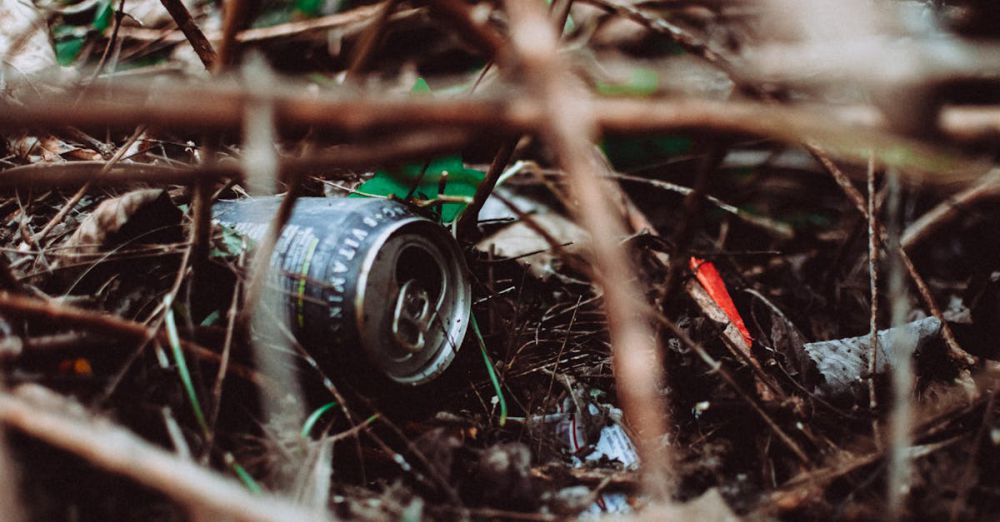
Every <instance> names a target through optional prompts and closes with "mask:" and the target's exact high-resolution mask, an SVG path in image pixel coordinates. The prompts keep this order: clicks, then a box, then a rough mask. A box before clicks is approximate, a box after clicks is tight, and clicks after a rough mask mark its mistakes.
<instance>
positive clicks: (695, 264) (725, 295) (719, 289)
mask: <svg viewBox="0 0 1000 522" xmlns="http://www.w3.org/2000/svg"><path fill="white" fill-rule="evenodd" d="M690 266H691V271H692V272H694V275H695V277H696V278H697V279H698V282H699V283H701V286H702V287H703V288H705V291H706V292H708V296H709V297H711V298H712V300H713V301H715V304H716V305H718V307H719V308H721V309H722V311H723V312H725V313H726V317H728V318H729V322H731V323H732V324H733V325H734V326H736V329H737V330H739V331H740V335H742V336H743V340H744V341H746V343H747V346H748V347H749V346H751V344H752V342H753V337H751V336H750V331H749V330H747V326H746V324H745V323H744V322H743V317H741V316H740V312H739V311H737V310H736V305H735V304H734V303H733V298H732V297H730V295H729V290H727V289H726V283H725V282H724V281H723V280H722V276H720V275H719V271H718V270H716V268H715V265H714V264H713V263H712V262H711V261H706V260H704V259H698V258H697V257H692V258H691V260H690Z"/></svg>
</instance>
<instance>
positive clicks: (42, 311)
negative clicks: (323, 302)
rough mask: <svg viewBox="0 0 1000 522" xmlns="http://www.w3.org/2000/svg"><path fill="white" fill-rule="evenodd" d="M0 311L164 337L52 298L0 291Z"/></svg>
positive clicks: (195, 350)
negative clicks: (43, 298)
mask: <svg viewBox="0 0 1000 522" xmlns="http://www.w3.org/2000/svg"><path fill="white" fill-rule="evenodd" d="M0 312H5V313H9V314H11V315H14V316H17V317H22V318H27V317H33V318H38V319H47V320H49V321H51V322H52V323H53V324H60V325H65V326H66V327H75V328H83V329H88V330H93V331H94V332H96V333H100V334H101V335H107V336H110V337H113V338H118V339H122V340H126V341H131V342H134V343H146V342H148V341H149V340H152V339H159V340H161V341H167V340H168V339H167V334H166V333H165V332H157V331H156V330H154V329H152V328H149V327H147V326H145V325H143V324H140V323H137V322H135V321H129V320H127V319H122V318H120V317H116V316H113V315H110V314H106V313H101V312H92V311H88V310H82V309H80V308H76V307H72V306H67V305H62V304H58V303H55V302H52V301H41V300H39V299H32V298H29V297H23V296H19V295H15V294H12V293H10V292H0ZM181 348H184V350H185V351H187V352H188V353H190V354H192V355H194V356H195V357H198V358H200V359H203V360H208V361H213V362H218V361H219V355H218V354H216V353H215V352H213V351H212V350H209V349H208V348H205V347H203V346H201V345H199V344H197V343H194V342H191V341H187V340H184V339H181ZM233 373H235V374H236V375H239V376H240V377H242V378H244V379H246V380H248V381H250V382H254V383H257V384H261V383H263V382H265V381H264V380H262V377H261V376H260V375H259V374H257V373H255V372H253V371H252V370H250V369H248V368H246V367H243V366H234V367H233Z"/></svg>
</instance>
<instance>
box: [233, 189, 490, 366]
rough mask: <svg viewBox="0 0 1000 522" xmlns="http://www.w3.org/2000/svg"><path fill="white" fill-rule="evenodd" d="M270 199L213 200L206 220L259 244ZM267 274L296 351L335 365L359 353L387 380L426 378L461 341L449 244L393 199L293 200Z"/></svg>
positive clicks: (461, 267)
mask: <svg viewBox="0 0 1000 522" xmlns="http://www.w3.org/2000/svg"><path fill="white" fill-rule="evenodd" d="M280 203H281V200H280V198H273V197H269V198H258V199H245V200H236V201H219V202H218V203H216V204H215V206H214V207H213V217H214V219H215V221H216V222H217V223H219V224H222V225H224V226H228V227H230V228H232V229H234V230H235V231H236V232H238V233H240V234H242V235H245V236H246V237H248V238H250V239H252V240H255V241H260V240H261V239H262V238H263V237H264V235H265V234H266V233H267V229H268V227H269V226H270V222H271V220H272V218H273V216H274V215H275V213H276V211H277V209H278V205H279V204H280ZM270 268H271V273H270V277H271V280H272V282H273V283H274V284H275V285H276V286H277V287H278V288H279V289H280V291H281V292H282V294H283V296H282V298H281V302H282V304H284V306H285V309H286V311H287V318H288V321H289V324H290V325H291V327H292V331H293V332H294V333H295V334H296V336H297V337H298V338H299V340H300V341H301V342H302V343H303V344H304V345H306V346H307V347H309V348H310V349H311V350H320V351H324V350H329V351H330V353H329V354H322V355H330V356H332V357H331V358H332V359H333V360H335V361H344V360H354V359H358V358H359V357H358V356H359V355H361V353H363V354H364V356H366V357H367V360H368V361H369V362H370V363H371V364H372V365H374V366H375V367H377V368H378V369H379V370H381V371H382V373H384V374H385V375H386V376H387V377H388V378H389V379H391V380H393V381H395V382H398V383H402V384H410V385H417V384H423V383H426V382H428V381H430V380H432V379H434V378H435V377H437V376H438V375H440V374H441V372H443V371H444V370H445V369H446V368H447V367H448V365H449V364H450V363H451V362H452V360H453V359H454V358H455V355H456V354H457V352H458V349H459V347H460V346H461V343H462V340H463V338H464V336H465V330H466V328H467V326H468V318H469V310H470V306H471V293H472V292H471V287H470V285H469V280H468V277H467V269H466V266H465V261H464V259H463V257H462V252H461V250H460V249H459V246H458V244H457V243H456V242H455V240H454V238H452V236H451V235H450V234H448V232H447V231H446V230H445V229H444V228H442V227H441V226H440V225H438V224H437V223H435V222H433V221H431V220H429V219H426V218H424V217H422V216H420V215H418V214H416V213H415V212H414V211H413V210H411V209H409V208H408V207H406V206H405V205H403V204H402V203H399V202H397V201H391V200H385V199H374V198H357V199H355V198H300V199H299V200H298V201H297V202H296V204H295V207H294V209H293V211H292V214H291V217H290V218H289V220H288V223H287V225H286V226H285V228H284V229H283V230H282V232H281V236H280V238H279V239H278V242H277V244H276V245H275V250H274V254H273V256H272V257H271V264H270ZM359 347H360V352H361V353H352V352H354V351H355V350H358V348H359ZM318 355H319V354H318ZM324 358H325V357H324Z"/></svg>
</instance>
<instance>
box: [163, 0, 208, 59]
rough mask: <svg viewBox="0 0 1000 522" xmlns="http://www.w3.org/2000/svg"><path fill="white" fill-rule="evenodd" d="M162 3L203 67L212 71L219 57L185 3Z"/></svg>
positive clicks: (175, 1)
mask: <svg viewBox="0 0 1000 522" xmlns="http://www.w3.org/2000/svg"><path fill="white" fill-rule="evenodd" d="M160 3H162V4H163V7H165V8H167V12H168V13H170V16H171V17H172V18H173V19H174V23H176V24H177V28H178V29H180V30H181V32H182V33H184V37H185V38H187V40H188V42H189V43H190V44H191V47H192V48H193V49H194V52H195V54H197V55H198V59H200V60H201V63H202V65H204V66H205V69H207V70H209V71H211V70H212V68H213V67H214V65H215V62H216V61H217V60H218V56H217V55H216V54H215V49H213V48H212V44H211V43H210V42H209V41H208V38H205V33H203V32H201V28H199V27H198V24H197V23H196V22H195V21H194V18H192V17H191V13H190V12H188V9H187V7H186V6H185V5H184V2H182V1H181V0H160Z"/></svg>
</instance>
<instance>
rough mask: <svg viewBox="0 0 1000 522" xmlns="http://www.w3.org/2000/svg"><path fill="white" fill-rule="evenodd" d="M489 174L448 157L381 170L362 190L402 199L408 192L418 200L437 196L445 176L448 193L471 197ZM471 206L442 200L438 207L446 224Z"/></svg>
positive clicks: (445, 188)
mask: <svg viewBox="0 0 1000 522" xmlns="http://www.w3.org/2000/svg"><path fill="white" fill-rule="evenodd" d="M421 172H423V174H422V175H421ZM485 177H486V174H485V173H484V172H482V171H479V170H475V169H468V168H465V166H464V165H463V164H462V158H460V157H458V156H445V157H442V158H437V159H435V160H432V161H431V162H430V163H428V164H427V168H426V170H425V169H424V166H423V165H418V164H414V163H411V164H408V165H404V166H402V167H400V168H397V169H391V170H379V171H377V172H376V173H375V176H374V177H372V179H370V180H368V181H366V182H365V183H363V184H362V185H361V186H360V187H359V188H358V191H359V192H362V193H364V194H370V195H376V196H387V197H388V196H394V197H396V198H399V199H403V198H406V197H407V196H408V195H409V196H410V197H411V198H414V199H420V200H434V199H437V197H438V195H439V193H438V189H439V187H440V185H441V180H442V178H446V179H445V182H444V183H445V184H444V192H443V194H444V195H447V196H457V197H466V198H471V197H472V196H474V195H475V194H476V188H478V187H479V184H480V183H482V181H483V178H485ZM467 206H468V205H467V204H465V203H461V202H449V203H442V204H440V205H439V206H438V207H437V208H438V212H439V216H440V219H441V222H442V223H451V222H452V221H455V219H456V218H457V217H458V215H459V214H461V212H462V211H463V210H464V209H465V207H467Z"/></svg>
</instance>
